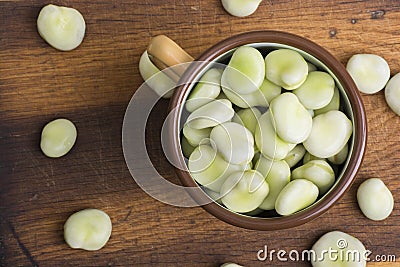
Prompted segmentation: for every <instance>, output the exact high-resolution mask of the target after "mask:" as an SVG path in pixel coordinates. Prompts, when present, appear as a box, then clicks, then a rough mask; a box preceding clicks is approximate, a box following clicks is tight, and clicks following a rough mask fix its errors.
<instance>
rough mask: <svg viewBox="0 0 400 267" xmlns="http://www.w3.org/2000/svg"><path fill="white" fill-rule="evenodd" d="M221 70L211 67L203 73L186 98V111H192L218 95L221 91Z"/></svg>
mask: <svg viewBox="0 0 400 267" xmlns="http://www.w3.org/2000/svg"><path fill="white" fill-rule="evenodd" d="M222 71H223V70H222V69H216V68H212V69H209V70H208V71H206V73H204V74H203V76H202V77H201V78H200V80H199V82H198V83H197V85H196V86H195V88H193V90H192V91H191V92H190V95H189V97H188V99H187V100H186V103H185V107H186V110H187V111H189V112H193V111H195V110H196V109H198V108H199V107H201V106H204V105H205V104H207V103H210V102H211V101H212V100H214V99H216V98H217V97H218V95H219V94H220V92H221V76H222Z"/></svg>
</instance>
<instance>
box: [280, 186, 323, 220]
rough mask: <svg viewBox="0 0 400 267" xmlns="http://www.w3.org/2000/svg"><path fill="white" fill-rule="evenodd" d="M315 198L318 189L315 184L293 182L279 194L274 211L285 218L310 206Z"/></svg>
mask: <svg viewBox="0 0 400 267" xmlns="http://www.w3.org/2000/svg"><path fill="white" fill-rule="evenodd" d="M317 198H318V187H317V186H316V185H315V184H313V183H312V182H310V181H308V180H306V179H297V180H293V181H291V182H290V183H288V184H287V185H286V186H285V187H284V188H283V189H282V191H281V192H280V193H279V195H278V198H277V199H276V202H275V210H276V212H277V213H278V214H280V215H283V216H287V215H290V214H293V213H295V212H297V211H300V210H302V209H304V208H306V207H308V206H310V205H311V204H313V203H314V202H315V200H317Z"/></svg>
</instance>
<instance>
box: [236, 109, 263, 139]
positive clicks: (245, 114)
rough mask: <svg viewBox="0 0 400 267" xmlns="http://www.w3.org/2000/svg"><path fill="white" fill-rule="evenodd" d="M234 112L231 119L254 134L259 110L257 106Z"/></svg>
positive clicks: (259, 114) (259, 113) (259, 115)
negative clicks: (234, 114)
mask: <svg viewBox="0 0 400 267" xmlns="http://www.w3.org/2000/svg"><path fill="white" fill-rule="evenodd" d="M236 114H237V116H234V117H233V119H232V121H233V122H236V123H239V124H242V125H243V126H245V127H246V128H247V129H248V130H249V131H250V132H251V133H252V134H253V135H254V133H255V131H256V127H257V125H258V118H260V117H261V112H260V111H259V110H258V109H257V108H247V109H241V110H239V111H238V112H237V113H236Z"/></svg>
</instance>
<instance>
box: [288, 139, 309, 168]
mask: <svg viewBox="0 0 400 267" xmlns="http://www.w3.org/2000/svg"><path fill="white" fill-rule="evenodd" d="M305 153H306V149H305V148H304V146H303V145H302V144H298V145H296V146H295V148H293V149H292V150H290V152H289V153H288V155H287V156H286V158H285V159H284V160H285V161H286V163H287V164H288V165H289V167H290V168H292V167H293V166H295V165H296V164H297V163H299V162H300V161H301V159H302V158H303V157H304V155H305Z"/></svg>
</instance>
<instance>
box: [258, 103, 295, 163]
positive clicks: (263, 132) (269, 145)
mask: <svg viewBox="0 0 400 267" xmlns="http://www.w3.org/2000/svg"><path fill="white" fill-rule="evenodd" d="M258 121H259V125H258V127H256V131H255V134H254V137H255V138H254V139H255V141H256V145H257V147H258V149H259V150H260V151H261V153H262V154H263V155H264V156H265V157H267V158H270V159H275V160H281V159H284V158H285V157H286V156H287V155H288V153H289V151H290V150H292V149H293V148H294V147H295V146H296V144H292V143H288V142H286V141H284V140H282V139H281V138H280V137H279V136H278V135H277V134H276V132H275V129H274V126H273V124H272V120H271V114H270V111H267V112H266V113H264V114H263V115H261V117H260V118H259V120H258Z"/></svg>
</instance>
